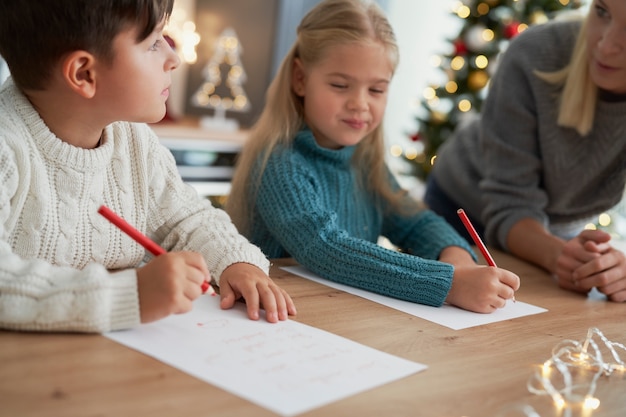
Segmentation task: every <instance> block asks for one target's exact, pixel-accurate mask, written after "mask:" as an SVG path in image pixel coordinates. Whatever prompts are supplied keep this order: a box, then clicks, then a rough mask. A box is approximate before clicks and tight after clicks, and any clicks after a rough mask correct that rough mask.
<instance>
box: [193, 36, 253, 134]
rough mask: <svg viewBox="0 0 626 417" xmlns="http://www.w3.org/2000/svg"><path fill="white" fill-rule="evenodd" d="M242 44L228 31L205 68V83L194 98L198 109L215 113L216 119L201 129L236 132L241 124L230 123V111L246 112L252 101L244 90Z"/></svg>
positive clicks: (219, 41)
mask: <svg viewBox="0 0 626 417" xmlns="http://www.w3.org/2000/svg"><path fill="white" fill-rule="evenodd" d="M242 51H243V49H242V47H241V42H239V38H237V34H236V33H235V31H234V29H232V28H227V29H225V30H224V31H223V32H222V34H221V35H220V36H219V38H218V39H217V43H216V47H215V51H214V52H213V55H212V56H211V59H210V60H209V62H208V63H207V65H206V66H205V67H204V70H203V76H204V80H205V82H204V83H203V84H202V85H201V86H200V87H199V88H198V90H197V91H196V93H195V94H194V95H193V96H192V98H191V101H192V103H193V104H194V105H195V106H197V107H203V108H208V109H214V110H215V112H214V114H213V117H211V118H209V117H205V118H203V119H202V120H201V125H203V126H205V127H211V128H215V129H222V130H234V129H236V128H237V127H238V123H237V121H236V120H233V119H226V111H236V112H246V111H248V110H249V109H250V100H249V99H248V96H247V95H246V92H245V91H244V89H243V84H244V83H245V82H246V72H245V70H244V68H243V65H242V63H241V54H242Z"/></svg>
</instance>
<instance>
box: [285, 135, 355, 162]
mask: <svg viewBox="0 0 626 417" xmlns="http://www.w3.org/2000/svg"><path fill="white" fill-rule="evenodd" d="M294 146H295V147H298V148H299V149H300V150H301V151H302V152H303V153H308V154H311V155H314V156H316V157H318V158H324V159H327V160H331V161H334V162H336V163H350V161H351V160H352V155H354V151H355V150H356V146H344V147H343V148H340V149H328V148H323V147H321V146H319V145H318V144H317V141H316V140H315V137H314V136H313V132H311V129H309V128H308V127H307V126H304V127H303V128H302V129H301V130H300V131H299V132H298V133H297V134H296V137H295V139H294Z"/></svg>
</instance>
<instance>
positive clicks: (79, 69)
mask: <svg viewBox="0 0 626 417" xmlns="http://www.w3.org/2000/svg"><path fill="white" fill-rule="evenodd" d="M95 67H96V59H95V57H94V56H93V55H92V54H90V53H89V52H86V51H74V52H72V53H70V54H69V55H67V56H66V57H65V58H64V59H63V67H62V70H63V74H62V75H63V79H64V80H65V82H66V83H67V84H68V86H69V87H70V88H71V89H72V90H73V91H74V92H76V93H78V94H80V95H81V96H83V97H85V98H92V97H93V96H94V95H95V94H96V69H95Z"/></svg>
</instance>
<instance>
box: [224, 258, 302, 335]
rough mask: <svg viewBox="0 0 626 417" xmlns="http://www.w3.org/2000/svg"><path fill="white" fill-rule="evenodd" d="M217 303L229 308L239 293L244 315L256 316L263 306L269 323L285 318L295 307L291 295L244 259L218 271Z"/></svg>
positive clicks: (294, 313) (294, 312)
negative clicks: (219, 273) (246, 313)
mask: <svg viewBox="0 0 626 417" xmlns="http://www.w3.org/2000/svg"><path fill="white" fill-rule="evenodd" d="M220 296H221V298H222V300H221V303H220V306H221V307H222V308H223V309H229V308H232V307H233V306H234V305H235V301H236V300H237V299H239V298H241V297H243V298H244V300H246V306H247V309H248V317H250V319H252V320H258V319H259V317H260V312H259V310H260V308H261V306H263V309H264V310H265V318H266V320H267V321H269V322H270V323H276V322H277V321H278V320H287V318H288V317H289V315H296V307H295V305H294V303H293V301H292V300H291V297H290V296H289V294H287V292H286V291H285V290H283V289H282V288H280V287H279V286H278V285H276V284H275V283H274V281H272V279H271V278H270V277H269V276H267V275H266V274H265V273H264V272H263V271H261V270H260V269H259V268H257V267H256V266H254V265H251V264H247V263H243V262H240V263H235V264H232V265H230V266H229V267H228V268H226V269H225V270H224V272H222V276H221V277H220Z"/></svg>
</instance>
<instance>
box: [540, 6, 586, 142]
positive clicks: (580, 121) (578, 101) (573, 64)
mask: <svg viewBox="0 0 626 417" xmlns="http://www.w3.org/2000/svg"><path fill="white" fill-rule="evenodd" d="M590 14H591V12H590ZM588 21H589V16H588V17H587V18H586V19H584V20H583V22H582V25H581V28H580V31H579V32H578V38H577V39H576V44H575V45H574V50H573V51H572V57H571V59H570V62H569V64H568V65H567V66H566V67H564V68H562V69H560V70H558V71H554V72H542V71H535V73H536V74H537V76H539V78H541V79H542V80H544V81H546V82H548V83H550V84H553V85H557V86H561V87H562V91H561V96H560V98H559V116H558V119H557V123H558V124H559V126H563V127H570V128H573V129H576V131H577V132H578V133H579V134H580V135H582V136H585V135H587V134H588V133H589V132H590V131H591V128H592V127H593V119H594V116H595V112H596V104H597V102H598V97H597V96H598V87H597V86H596V84H595V83H594V82H593V80H592V79H591V75H590V74H589V48H588V47H587V25H588Z"/></svg>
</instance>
